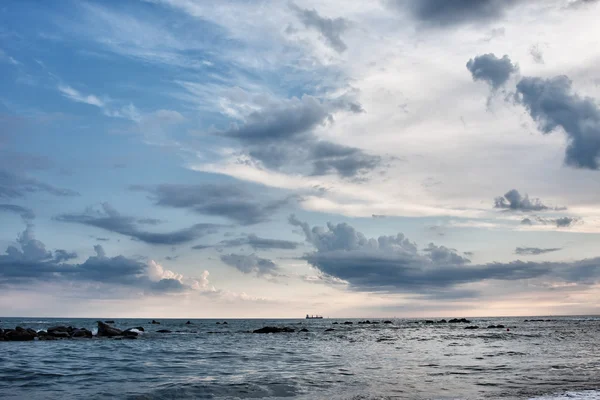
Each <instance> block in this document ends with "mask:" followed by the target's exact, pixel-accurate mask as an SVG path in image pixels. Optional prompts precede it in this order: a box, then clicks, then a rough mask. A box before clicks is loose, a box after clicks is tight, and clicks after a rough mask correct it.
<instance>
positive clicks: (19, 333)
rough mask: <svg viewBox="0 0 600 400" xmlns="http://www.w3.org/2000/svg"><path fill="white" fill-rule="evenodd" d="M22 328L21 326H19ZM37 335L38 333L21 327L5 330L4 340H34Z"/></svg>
mask: <svg viewBox="0 0 600 400" xmlns="http://www.w3.org/2000/svg"><path fill="white" fill-rule="evenodd" d="M17 328H20V327H17ZM36 337H37V334H32V333H31V332H29V331H27V330H25V329H23V328H20V329H14V330H12V329H7V330H6V331H5V332H4V340H8V341H11V342H28V341H31V340H34V339H35V338H36Z"/></svg>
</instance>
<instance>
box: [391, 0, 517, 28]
mask: <svg viewBox="0 0 600 400" xmlns="http://www.w3.org/2000/svg"><path fill="white" fill-rule="evenodd" d="M389 3H390V4H391V5H392V6H394V7H396V8H399V9H405V8H407V9H408V11H409V12H410V14H411V15H412V16H413V17H414V18H415V19H417V20H418V21H420V22H422V23H424V24H427V25H430V26H451V25H460V24H467V23H484V22H490V21H493V20H497V19H500V18H501V17H502V16H503V15H504V11H505V10H506V9H507V8H509V7H511V6H512V5H513V4H515V3H516V1H515V0H453V1H446V0H390V1H389Z"/></svg>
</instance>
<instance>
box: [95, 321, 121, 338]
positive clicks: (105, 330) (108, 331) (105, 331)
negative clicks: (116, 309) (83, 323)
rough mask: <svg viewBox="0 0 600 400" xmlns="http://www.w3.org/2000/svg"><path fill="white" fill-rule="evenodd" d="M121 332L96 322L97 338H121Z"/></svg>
mask: <svg viewBox="0 0 600 400" xmlns="http://www.w3.org/2000/svg"><path fill="white" fill-rule="evenodd" d="M122 334H123V331H122V330H120V329H117V328H115V327H112V326H110V325H107V324H105V323H104V322H102V321H98V336H107V337H115V336H121V335H122Z"/></svg>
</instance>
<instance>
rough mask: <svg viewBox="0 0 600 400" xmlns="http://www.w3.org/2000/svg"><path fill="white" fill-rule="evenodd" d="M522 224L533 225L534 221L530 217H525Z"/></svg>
mask: <svg viewBox="0 0 600 400" xmlns="http://www.w3.org/2000/svg"><path fill="white" fill-rule="evenodd" d="M521 225H533V222H531V219H530V218H523V219H522V220H521Z"/></svg>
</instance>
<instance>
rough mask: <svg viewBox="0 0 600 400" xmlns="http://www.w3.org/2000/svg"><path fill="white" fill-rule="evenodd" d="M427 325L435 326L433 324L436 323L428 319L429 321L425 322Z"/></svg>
mask: <svg viewBox="0 0 600 400" xmlns="http://www.w3.org/2000/svg"><path fill="white" fill-rule="evenodd" d="M425 323H426V324H433V323H435V321H433V320H431V319H427V320H425Z"/></svg>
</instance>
